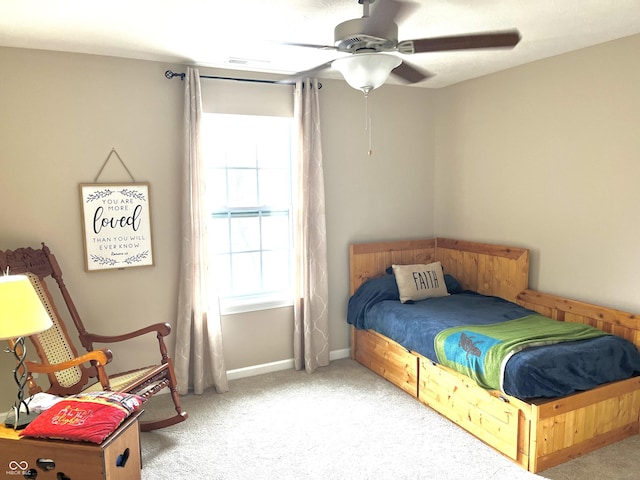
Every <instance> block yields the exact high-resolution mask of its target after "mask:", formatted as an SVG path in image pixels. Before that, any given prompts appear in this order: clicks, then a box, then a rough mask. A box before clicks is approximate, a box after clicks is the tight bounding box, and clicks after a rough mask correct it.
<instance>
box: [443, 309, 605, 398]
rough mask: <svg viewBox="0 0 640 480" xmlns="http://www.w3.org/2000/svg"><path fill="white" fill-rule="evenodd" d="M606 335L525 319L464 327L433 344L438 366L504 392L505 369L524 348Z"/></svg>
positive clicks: (576, 326) (539, 318)
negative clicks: (443, 366)
mask: <svg viewBox="0 0 640 480" xmlns="http://www.w3.org/2000/svg"><path fill="white" fill-rule="evenodd" d="M603 335H608V334H607V333H605V332H603V331H601V330H598V329H597V328H594V327H591V326H589V325H583V324H581V323H571V322H560V321H557V320H553V319H551V318H548V317H544V316H542V315H537V314H534V315H528V316H526V317H522V318H518V319H516V320H509V321H506V322H502V323H496V324H492V325H467V326H462V327H453V328H448V329H446V330H443V331H442V332H440V333H439V334H438V335H437V336H436V338H435V340H434V342H435V345H434V346H435V350H436V354H437V356H438V362H440V364H442V365H445V366H447V367H449V368H452V369H454V370H456V371H458V372H460V373H464V374H465V375H467V376H469V377H471V378H473V379H474V380H475V381H476V382H477V383H478V384H479V385H480V386H482V387H484V388H490V389H494V390H503V388H502V382H503V378H504V367H505V365H506V363H507V361H508V360H509V358H511V356H512V355H513V354H515V353H517V352H519V351H520V350H523V349H525V348H527V347H533V346H538V345H550V344H554V343H560V342H572V341H577V340H586V339H589V338H594V337H599V336H603Z"/></svg>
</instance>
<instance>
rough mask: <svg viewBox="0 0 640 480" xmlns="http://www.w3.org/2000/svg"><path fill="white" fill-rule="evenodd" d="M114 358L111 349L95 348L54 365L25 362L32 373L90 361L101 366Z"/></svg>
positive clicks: (50, 370)
mask: <svg viewBox="0 0 640 480" xmlns="http://www.w3.org/2000/svg"><path fill="white" fill-rule="evenodd" d="M112 359H113V353H111V350H109V349H103V350H93V351H91V352H88V353H85V354H84V355H80V356H79V357H76V358H74V359H72V360H67V361H66V362H60V363H56V364H53V365H45V364H42V363H36V362H25V365H26V367H27V370H28V371H29V372H31V373H55V372H60V371H62V370H66V369H67V368H71V367H75V366H78V365H81V364H83V363H89V362H91V361H95V362H97V363H98V365H100V366H104V365H106V364H108V363H109V362H110V361H111V360H112Z"/></svg>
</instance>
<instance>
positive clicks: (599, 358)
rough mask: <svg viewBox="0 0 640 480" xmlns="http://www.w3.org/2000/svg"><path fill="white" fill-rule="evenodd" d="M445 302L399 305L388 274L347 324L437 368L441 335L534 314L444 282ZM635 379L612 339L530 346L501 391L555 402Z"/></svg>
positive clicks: (370, 286)
mask: <svg viewBox="0 0 640 480" xmlns="http://www.w3.org/2000/svg"><path fill="white" fill-rule="evenodd" d="M445 280H446V283H447V289H448V291H449V293H451V294H450V295H448V296H443V297H436V298H429V299H426V300H422V301H417V302H408V303H401V302H400V299H399V298H400V297H399V294H398V288H397V285H396V282H395V277H394V276H393V275H392V274H390V275H386V276H384V277H380V278H376V279H372V280H369V281H367V282H365V283H364V284H363V285H362V286H361V287H360V288H359V289H358V291H357V292H356V293H355V294H354V295H353V296H352V297H351V298H350V300H349V305H348V314H347V321H348V323H349V324H351V325H353V326H354V327H356V328H359V329H368V330H373V331H376V332H378V333H380V334H382V335H384V336H386V337H388V338H390V339H392V340H394V341H395V342H397V343H399V344H400V345H402V346H403V347H404V348H406V349H408V350H410V351H413V352H415V353H418V354H420V355H423V356H424V357H427V358H428V359H430V360H431V361H434V362H437V361H438V358H437V355H436V351H435V344H434V340H435V338H436V336H437V335H438V334H439V333H440V332H442V331H443V330H446V329H449V328H454V327H459V326H468V325H469V326H475V325H491V324H496V323H499V322H507V321H510V320H516V319H520V318H523V317H526V316H528V315H532V314H534V313H535V312H533V311H531V310H528V309H526V308H524V307H522V306H520V305H518V304H515V303H512V302H509V301H506V300H504V299H502V298H499V297H493V296H486V295H480V294H478V293H475V292H471V291H462V290H461V289H460V288H459V286H458V285H457V282H456V281H455V279H454V278H453V277H451V276H447V277H446V278H445ZM638 373H640V353H639V352H638V349H637V348H636V347H635V345H633V343H631V342H629V341H628V340H625V339H623V338H622V337H618V336H615V335H605V336H600V337H596V338H591V339H588V340H577V341H565V342H562V343H556V344H553V345H541V346H531V347H528V348H525V349H524V350H521V351H519V352H517V353H515V354H513V355H512V356H510V358H509V359H508V361H506V364H505V365H504V374H503V381H502V386H501V389H502V390H503V391H504V393H506V394H508V395H512V396H515V397H518V398H521V399H532V398H539V397H547V398H554V397H560V396H565V395H568V394H571V393H574V392H577V391H583V390H589V389H591V388H594V387H596V386H598V385H601V384H603V383H608V382H613V381H617V380H622V379H625V378H629V377H631V376H633V375H636V374H638Z"/></svg>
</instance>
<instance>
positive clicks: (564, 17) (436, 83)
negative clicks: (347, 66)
mask: <svg viewBox="0 0 640 480" xmlns="http://www.w3.org/2000/svg"><path fill="white" fill-rule="evenodd" d="M413 3H415V4H416V8H415V9H414V10H413V12H412V13H411V15H409V16H408V17H407V18H404V19H398V25H399V35H398V37H399V38H398V39H399V40H400V41H402V40H410V39H417V38H425V37H436V36H443V35H457V34H464V33H474V32H482V31H494V30H507V29H512V28H517V29H518V30H519V31H520V34H521V35H522V40H521V41H520V43H519V44H518V45H517V46H516V47H515V48H514V49H495V50H475V51H453V52H438V53H421V54H415V55H402V58H403V59H404V60H407V61H410V62H411V63H412V64H414V65H416V66H419V67H420V68H422V69H424V70H427V71H428V72H430V73H431V74H433V77H431V78H429V79H427V80H426V81H424V82H421V83H419V84H417V86H420V87H427V88H439V87H444V86H447V85H451V84H454V83H457V82H460V81H463V80H467V79H470V78H474V77H478V76H482V75H486V74H489V73H493V72H496V71H500V70H504V69H507V68H510V67H514V66H517V65H521V64H524V63H528V62H532V61H535V60H539V59H542V58H546V57H550V56H554V55H558V54H561V53H565V52H568V51H571V50H576V49H580V48H584V47H588V46H591V45H595V44H598V43H603V42H607V41H610V40H614V39H617V38H621V37H625V36H629V35H633V34H636V33H640V0H615V1H611V0H535V1H532V0H413ZM375 7H376V5H375V4H374V5H373V6H372V7H371V8H372V10H373V9H374V8H375ZM362 13H363V8H362V5H360V4H358V1H357V0H227V1H223V0H153V1H152V0H110V1H108V2H95V1H87V0H18V1H16V0H0V46H7V47H22V48H33V49H44V50H57V51H63V52H76V53H88V54H97V55H108V56H116V57H124V58H133V59H141V60H153V61H160V62H168V63H180V64H187V65H198V66H200V67H215V68H224V69H232V70H247V71H257V72H268V73H275V74H291V73H295V72H297V71H301V70H307V69H310V68H312V67H314V66H316V65H319V64H323V63H325V62H328V61H330V60H332V59H334V58H337V57H338V56H342V55H344V54H339V53H337V52H335V51H331V50H320V49H313V48H303V47H294V46H288V45H282V43H284V42H290V43H305V44H315V45H333V29H334V27H335V26H336V25H337V24H338V23H340V22H343V21H346V20H350V19H354V18H359V17H361V16H362ZM597 67H598V66H597V65H594V68H597ZM318 76H319V77H323V78H341V77H340V74H339V73H338V72H336V71H335V70H333V69H331V68H329V69H327V70H324V71H323V72H322V73H320V74H318ZM389 83H399V82H396V81H395V80H393V77H391V78H390V80H389Z"/></svg>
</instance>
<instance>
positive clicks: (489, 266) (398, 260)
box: [349, 238, 529, 302]
mask: <svg viewBox="0 0 640 480" xmlns="http://www.w3.org/2000/svg"><path fill="white" fill-rule="evenodd" d="M349 259H350V265H349V267H350V290H351V295H353V293H354V292H355V291H356V290H357V288H358V287H359V286H360V285H361V284H362V283H363V282H364V281H366V280H368V279H370V278H375V277H379V276H381V275H384V274H385V270H386V269H387V268H388V267H390V266H391V265H392V264H404V265H409V264H414V263H431V262H435V261H439V262H441V263H442V266H443V267H444V271H445V273H449V274H451V275H453V276H454V277H455V278H456V279H457V280H458V282H460V284H461V285H462V287H463V288H465V289H469V290H474V291H476V292H478V293H482V294H484V295H495V296H498V297H502V298H504V299H506V300H510V301H512V302H514V301H515V300H516V297H517V295H518V294H519V293H520V292H522V291H523V290H525V289H526V288H527V287H528V285H529V250H527V249H524V248H515V247H505V246H501V245H491V244H487V243H476V242H467V241H463V240H451V239H447V238H432V239H426V240H403V241H394V242H376V243H356V244H352V245H350V247H349Z"/></svg>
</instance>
